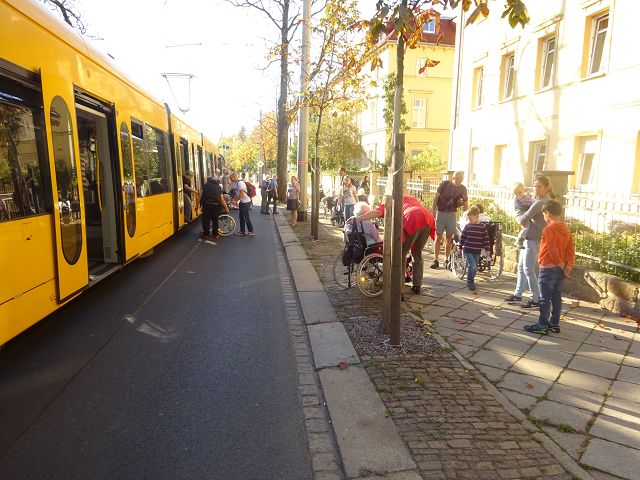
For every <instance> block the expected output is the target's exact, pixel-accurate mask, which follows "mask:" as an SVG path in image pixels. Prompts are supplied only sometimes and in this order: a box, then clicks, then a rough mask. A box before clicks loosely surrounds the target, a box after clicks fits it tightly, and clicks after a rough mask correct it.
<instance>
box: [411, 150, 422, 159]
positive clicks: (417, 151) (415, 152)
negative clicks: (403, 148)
mask: <svg viewBox="0 0 640 480" xmlns="http://www.w3.org/2000/svg"><path fill="white" fill-rule="evenodd" d="M421 153H422V150H411V153H410V154H409V158H413V157H417V156H418V155H420V154H421Z"/></svg>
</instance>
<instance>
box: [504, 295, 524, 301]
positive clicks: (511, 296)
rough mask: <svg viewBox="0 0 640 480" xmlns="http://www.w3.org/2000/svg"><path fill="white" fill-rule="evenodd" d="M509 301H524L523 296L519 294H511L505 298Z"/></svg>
mask: <svg viewBox="0 0 640 480" xmlns="http://www.w3.org/2000/svg"><path fill="white" fill-rule="evenodd" d="M504 301H505V302H507V303H520V302H521V301H522V297H518V296H517V295H509V296H508V297H507V298H505V299H504Z"/></svg>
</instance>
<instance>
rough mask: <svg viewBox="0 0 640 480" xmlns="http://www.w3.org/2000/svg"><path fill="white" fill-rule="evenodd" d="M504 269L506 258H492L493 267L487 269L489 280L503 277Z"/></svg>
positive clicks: (495, 256)
mask: <svg viewBox="0 0 640 480" xmlns="http://www.w3.org/2000/svg"><path fill="white" fill-rule="evenodd" d="M503 269H504V257H503V256H502V255H493V256H492V257H491V265H489V267H488V268H487V272H488V273H489V278H491V279H492V280H496V279H498V277H500V275H502V270H503Z"/></svg>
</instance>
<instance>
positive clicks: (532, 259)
mask: <svg viewBox="0 0 640 480" xmlns="http://www.w3.org/2000/svg"><path fill="white" fill-rule="evenodd" d="M538 250H540V240H525V241H524V251H520V256H519V258H518V280H517V281H516V291H515V292H514V293H513V294H514V295H515V296H516V297H521V296H522V292H524V289H525V286H527V285H528V286H529V290H531V301H533V302H539V301H540V288H539V287H538V274H537V272H536V270H537V268H538Z"/></svg>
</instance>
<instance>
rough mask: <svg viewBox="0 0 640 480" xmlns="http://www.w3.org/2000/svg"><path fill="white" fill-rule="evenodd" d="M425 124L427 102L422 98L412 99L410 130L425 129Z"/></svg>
mask: <svg viewBox="0 0 640 480" xmlns="http://www.w3.org/2000/svg"><path fill="white" fill-rule="evenodd" d="M426 123H427V101H426V100H425V99H424V98H414V99H413V112H412V114H411V128H425V126H426Z"/></svg>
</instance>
